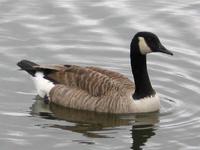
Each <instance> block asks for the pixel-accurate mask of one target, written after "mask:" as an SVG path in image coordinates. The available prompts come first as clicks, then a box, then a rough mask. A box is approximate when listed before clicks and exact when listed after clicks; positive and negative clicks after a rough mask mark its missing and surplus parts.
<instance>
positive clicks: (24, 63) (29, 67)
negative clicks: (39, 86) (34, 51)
mask: <svg viewBox="0 0 200 150" xmlns="http://www.w3.org/2000/svg"><path fill="white" fill-rule="evenodd" d="M17 65H18V66H19V67H20V68H21V69H22V70H25V71H26V72H28V73H29V74H31V75H32V76H34V75H35V72H36V69H35V68H34V67H33V66H39V65H38V64H36V63H34V62H31V61H28V60H21V61H20V62H18V63H17Z"/></svg>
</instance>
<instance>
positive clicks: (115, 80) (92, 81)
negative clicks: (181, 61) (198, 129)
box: [17, 32, 173, 113]
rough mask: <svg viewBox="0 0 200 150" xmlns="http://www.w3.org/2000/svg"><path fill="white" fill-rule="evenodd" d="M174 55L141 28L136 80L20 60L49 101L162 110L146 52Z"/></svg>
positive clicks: (111, 109) (134, 58) (133, 48)
mask: <svg viewBox="0 0 200 150" xmlns="http://www.w3.org/2000/svg"><path fill="white" fill-rule="evenodd" d="M151 52H162V53H166V54H169V55H173V53H172V52H170V51H169V50H167V49H166V48H165V47H164V46H163V45H162V44H161V43H160V40H159V39H158V37H157V36H156V35H155V34H153V33H151V32H138V33H137V34H136V35H135V36H134V37H133V39H132V42H131V45H130V59H131V67H132V74H133V77H134V81H135V84H134V83H133V82H132V81H131V80H129V79H128V78H127V77H125V76H124V75H122V74H120V73H117V72H114V71H110V70H106V69H101V68H98V67H81V66H76V65H38V64H36V63H33V62H30V61H28V60H22V61H20V62H18V63H17V65H18V66H19V67H21V69H22V70H25V71H27V72H28V73H29V74H30V75H32V77H33V81H34V83H35V86H36V89H37V92H38V95H39V96H41V97H42V98H45V99H48V100H49V101H50V102H52V103H55V104H58V105H61V106H64V107H70V108H75V109H81V110H88V111H96V112H105V113H146V112H154V111H159V109H160V99H159V96H158V95H157V94H156V92H155V91H154V89H153V88H152V86H151V82H150V80H149V76H148V72H147V65H146V54H148V53H151Z"/></svg>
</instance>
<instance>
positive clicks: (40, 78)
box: [17, 60, 55, 98]
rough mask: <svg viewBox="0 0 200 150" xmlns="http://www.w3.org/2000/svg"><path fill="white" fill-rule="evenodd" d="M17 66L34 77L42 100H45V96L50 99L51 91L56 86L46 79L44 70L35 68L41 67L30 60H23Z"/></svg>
mask: <svg viewBox="0 0 200 150" xmlns="http://www.w3.org/2000/svg"><path fill="white" fill-rule="evenodd" d="M17 65H18V66H19V67H20V68H21V69H22V70H24V71H26V72H28V73H29V74H30V75H31V76H32V79H33V82H34V84H35V87H36V90H37V93H38V95H39V96H40V97H42V98H45V96H47V97H48V96H49V93H50V90H51V89H52V88H53V87H54V86H55V84H54V83H53V82H51V81H50V80H48V79H47V78H45V73H44V72H43V71H42V70H37V69H35V68H34V67H35V66H39V65H38V64H36V63H34V62H31V61H28V60H22V61H20V62H18V63H17Z"/></svg>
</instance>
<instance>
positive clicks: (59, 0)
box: [0, 0, 200, 150]
mask: <svg viewBox="0 0 200 150" xmlns="http://www.w3.org/2000/svg"><path fill="white" fill-rule="evenodd" d="M199 8H200V2H199V1H196V0H183V1H178V0H171V1H170V2H167V1H166V2H162V1H159V0H151V1H144V0H140V1H136V0H115V1H107V0H98V1H97V0H96V1H92V0H87V1H81V0H73V1H72V0H0V75H1V78H0V83H1V84H0V149H1V150H8V149H9V150H11V149H16V150H23V149H24V150H27V149H38V150H39V149H42V150H44V149H48V150H51V149H59V150H60V149H85V150H88V149H96V150H100V149H101V150H107V149H120V150H121V149H123V150H124V149H148V150H149V149H150V150H151V149H152V150H156V149H162V150H163V149H166V150H169V149H183V150H184V149H190V150H194V149H197V150H198V149H200V142H199V141H200V135H199V133H200V126H199V124H200V117H199V116H200V109H199V106H200V80H199V78H200V51H199V47H200V42H199V41H200V36H199V33H200V9H199ZM141 30H145V31H152V32H154V33H156V34H157V35H158V36H159V37H160V39H161V41H162V43H163V44H164V45H165V46H166V47H167V48H168V49H171V50H172V51H173V52H174V54H175V55H174V56H173V57H169V56H166V55H162V54H150V55H149V57H148V68H149V74H150V77H151V81H152V84H153V86H154V88H155V89H156V91H157V92H158V93H159V94H160V96H161V105H162V108H161V112H160V113H154V114H146V115H144V114H143V115H142V114H141V115H129V116H115V115H103V114H98V113H91V112H82V111H76V110H71V109H63V108H61V107H58V106H55V105H46V104H44V103H43V102H42V101H41V100H35V99H36V98H35V95H36V92H35V90H34V87H33V84H32V82H31V80H30V79H29V77H28V76H27V74H25V73H23V72H20V71H18V68H17V66H16V65H15V64H16V62H17V61H19V60H21V59H24V58H25V59H30V60H34V61H36V62H38V63H65V64H77V65H83V66H85V65H93V66H100V67H104V68H107V69H112V70H116V71H118V72H121V73H124V74H125V75H127V76H128V77H130V78H132V75H131V72H130V65H129V44H130V41H131V38H132V37H133V35H134V34H135V33H136V32H137V31H141Z"/></svg>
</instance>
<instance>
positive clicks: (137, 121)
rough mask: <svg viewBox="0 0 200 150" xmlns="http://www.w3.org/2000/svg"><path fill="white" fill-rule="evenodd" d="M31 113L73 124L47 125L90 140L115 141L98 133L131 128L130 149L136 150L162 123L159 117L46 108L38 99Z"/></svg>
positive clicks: (54, 106)
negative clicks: (103, 139)
mask: <svg viewBox="0 0 200 150" xmlns="http://www.w3.org/2000/svg"><path fill="white" fill-rule="evenodd" d="M30 113H31V115H33V116H35V115H37V116H40V117H42V118H46V119H56V120H66V121H67V122H71V123H73V124H70V125H69V124H67V125H63V124H48V125H47V127H52V128H58V129H62V130H69V131H72V132H76V133H81V134H83V135H84V136H87V137H90V138H114V137H112V136H111V134H107V135H106V134H105V133H103V134H101V133H100V132H99V131H108V130H115V129H116V127H119V126H132V129H131V133H130V134H131V135H132V139H133V142H132V147H131V148H132V149H134V150H140V149H142V146H144V145H145V144H146V142H147V140H148V139H149V138H151V137H152V136H154V135H155V124H156V123H158V122H159V114H158V113H151V114H137V115H130V114H129V115H113V114H102V113H97V112H89V111H80V110H75V109H69V108H64V107H61V106H58V105H55V104H47V103H45V102H44V101H42V100H41V99H38V98H37V99H36V101H35V103H34V104H33V105H32V107H31V112H30ZM45 126H46V125H45ZM95 132H96V133H95Z"/></svg>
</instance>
